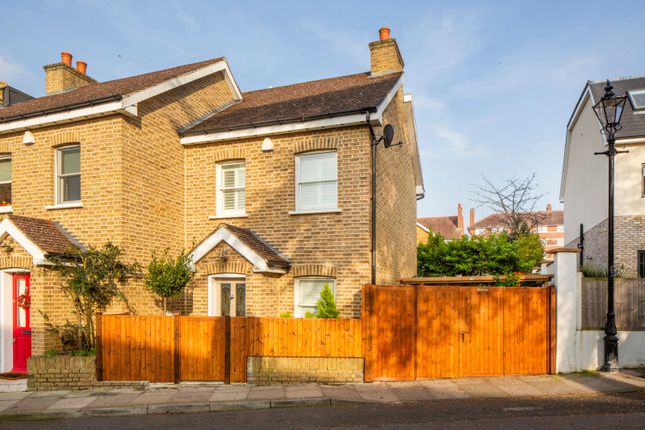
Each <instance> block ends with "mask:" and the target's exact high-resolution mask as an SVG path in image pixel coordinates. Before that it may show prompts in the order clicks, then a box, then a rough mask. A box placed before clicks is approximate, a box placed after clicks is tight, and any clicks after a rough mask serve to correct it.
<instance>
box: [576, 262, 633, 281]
mask: <svg viewBox="0 0 645 430" xmlns="http://www.w3.org/2000/svg"><path fill="white" fill-rule="evenodd" d="M614 270H615V272H614V277H615V278H633V277H634V275H633V274H631V273H629V272H628V271H627V270H625V268H624V267H622V266H621V267H617V268H614ZM580 271H581V272H582V276H584V277H585V278H605V279H606V278H607V274H608V273H609V272H608V271H607V267H603V266H599V265H597V264H593V263H585V264H583V265H582V266H581V267H580Z"/></svg>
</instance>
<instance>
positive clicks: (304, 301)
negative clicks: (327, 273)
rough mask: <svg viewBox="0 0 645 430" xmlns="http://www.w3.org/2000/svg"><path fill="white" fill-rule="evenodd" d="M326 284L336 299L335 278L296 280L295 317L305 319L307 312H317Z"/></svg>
mask: <svg viewBox="0 0 645 430" xmlns="http://www.w3.org/2000/svg"><path fill="white" fill-rule="evenodd" d="M325 284H327V285H329V288H330V289H331V292H332V293H333V294H334V299H335V298H336V280H335V279H333V278H299V279H296V285H295V294H294V316H295V317H296V318H303V317H304V316H305V314H306V313H307V312H311V313H313V314H315V313H316V311H317V306H316V304H317V303H318V299H319V298H320V292H321V291H322V289H323V287H324V286H325Z"/></svg>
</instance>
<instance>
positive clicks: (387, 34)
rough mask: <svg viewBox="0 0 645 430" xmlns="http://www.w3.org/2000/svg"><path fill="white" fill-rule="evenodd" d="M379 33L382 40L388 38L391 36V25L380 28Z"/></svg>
mask: <svg viewBox="0 0 645 430" xmlns="http://www.w3.org/2000/svg"><path fill="white" fill-rule="evenodd" d="M378 35H379V39H380V40H388V39H389V38H390V28H389V27H381V28H379V30H378Z"/></svg>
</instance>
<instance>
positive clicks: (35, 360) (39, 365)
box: [27, 355, 148, 391]
mask: <svg viewBox="0 0 645 430" xmlns="http://www.w3.org/2000/svg"><path fill="white" fill-rule="evenodd" d="M27 367H28V368H29V378H28V379H27V389H28V390H30V391H53V390H86V389H89V388H97V387H114V388H118V387H131V388H137V389H143V388H145V387H146V386H147V385H148V384H147V383H146V382H140V381H133V382H109V381H104V382H100V381H97V380H96V357H93V356H92V357H72V356H70V355H60V356H56V357H44V356H34V357H31V358H29V361H28V363H27Z"/></svg>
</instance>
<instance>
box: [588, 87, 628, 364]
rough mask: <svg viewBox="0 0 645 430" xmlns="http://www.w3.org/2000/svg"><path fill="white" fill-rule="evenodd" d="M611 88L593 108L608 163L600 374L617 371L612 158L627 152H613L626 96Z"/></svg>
mask: <svg viewBox="0 0 645 430" xmlns="http://www.w3.org/2000/svg"><path fill="white" fill-rule="evenodd" d="M613 90H614V87H613V86H612V85H611V83H610V82H609V80H607V85H606V86H605V94H604V95H603V96H602V98H601V99H600V101H599V102H598V103H596V104H595V105H594V107H593V110H594V112H595V113H596V116H597V117H598V121H600V124H601V125H602V133H604V134H605V137H606V138H607V150H606V151H604V152H596V153H595V154H596V155H600V154H601V155H606V156H607V159H608V161H609V193H608V194H609V201H608V209H607V323H606V324H605V338H604V340H605V362H604V363H603V365H602V367H601V368H600V370H602V371H604V372H608V371H611V370H614V369H616V368H617V367H618V336H616V334H617V333H618V331H617V330H616V314H615V312H614V275H615V269H614V157H615V155H616V154H619V153H623V152H627V151H616V132H618V130H620V129H621V126H620V119H621V117H622V115H623V108H624V107H625V102H626V101H627V96H616V95H615V94H614V91H613Z"/></svg>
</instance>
